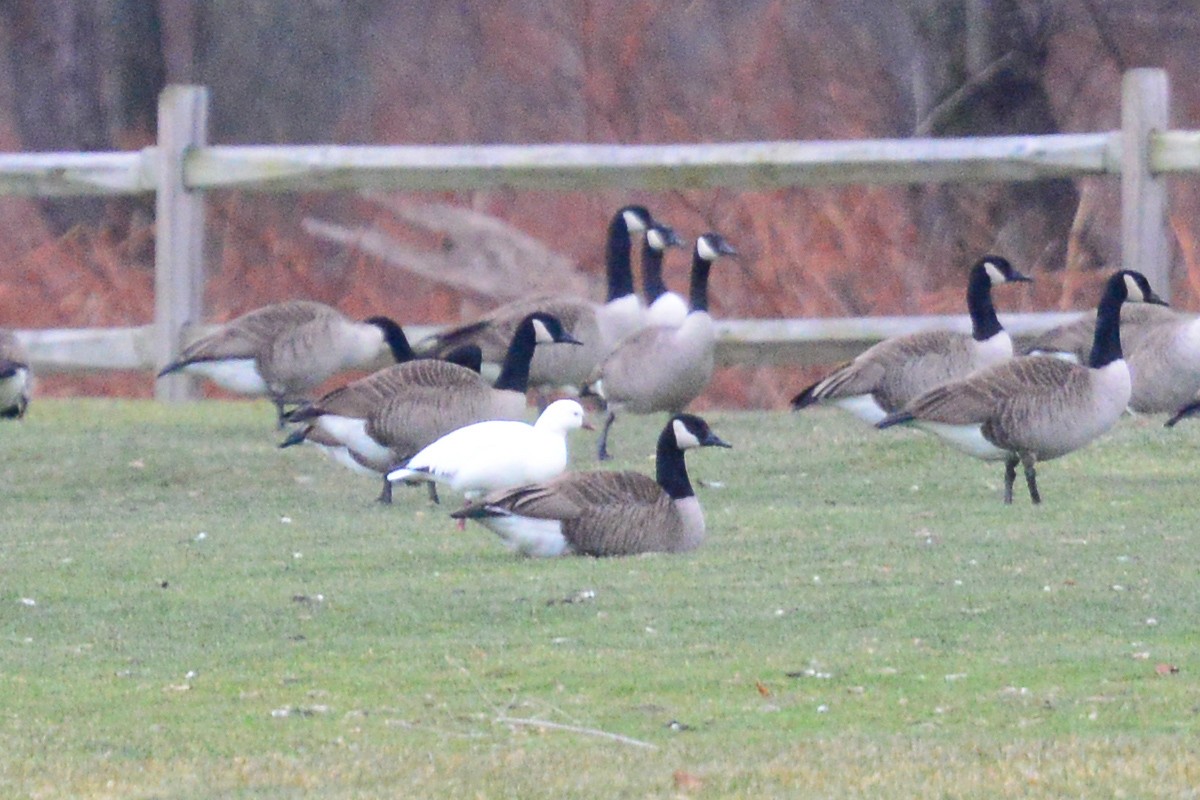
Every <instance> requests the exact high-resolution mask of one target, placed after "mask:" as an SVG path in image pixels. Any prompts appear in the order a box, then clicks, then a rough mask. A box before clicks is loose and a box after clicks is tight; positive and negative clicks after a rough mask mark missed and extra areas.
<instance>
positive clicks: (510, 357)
mask: <svg viewBox="0 0 1200 800" xmlns="http://www.w3.org/2000/svg"><path fill="white" fill-rule="evenodd" d="M535 347H537V333H536V332H535V331H534V329H533V322H531V321H530V320H525V321H524V322H522V323H521V324H520V325H518V326H517V330H516V332H515V333H514V334H513V338H512V342H510V343H509V345H508V350H507V352H505V354H504V363H503V364H502V365H501V366H500V377H498V378H496V388H497V389H510V390H512V391H514V392H525V391H526V390H528V389H529V362H531V361H533V349H534V348H535Z"/></svg>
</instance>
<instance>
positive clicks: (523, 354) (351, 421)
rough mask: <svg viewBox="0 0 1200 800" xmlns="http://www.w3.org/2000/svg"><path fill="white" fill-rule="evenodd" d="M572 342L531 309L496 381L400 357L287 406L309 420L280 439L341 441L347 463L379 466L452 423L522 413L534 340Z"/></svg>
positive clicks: (388, 493) (393, 462) (296, 417)
mask: <svg viewBox="0 0 1200 800" xmlns="http://www.w3.org/2000/svg"><path fill="white" fill-rule="evenodd" d="M571 342H575V339H574V338H573V337H572V336H571V335H570V334H569V333H567V331H566V330H564V329H563V326H562V323H561V322H560V321H559V320H558V318H557V317H554V316H552V315H550V314H546V313H544V312H535V313H533V314H530V315H528V316H527V317H526V318H525V319H524V320H523V321H522V322H521V324H520V325H518V326H517V329H516V331H515V332H514V333H513V337H512V341H511V342H510V343H509V347H508V353H507V355H506V356H505V358H504V365H503V366H502V368H501V370H500V377H499V378H497V379H496V383H495V385H494V386H492V385H489V384H488V382H487V381H486V380H484V378H483V377H481V376H480V375H479V374H478V373H477V372H472V371H471V370H470V369H467V368H465V367H462V366H458V365H456V364H450V363H447V362H444V361H435V360H431V359H418V360H415V361H409V362H407V363H404V364H397V365H395V366H391V367H387V368H385V369H382V370H379V371H378V372H375V373H373V374H371V375H368V376H366V377H364V378H360V379H359V380H356V381H353V382H352V383H349V384H347V385H346V386H343V387H342V388H340V389H336V390H334V391H332V392H330V393H329V394H327V395H326V396H325V397H323V398H321V399H320V400H318V401H317V402H316V403H313V404H312V405H310V406H307V407H304V408H301V409H300V410H298V411H296V412H294V413H293V414H291V416H290V419H291V421H293V422H301V423H307V425H306V426H305V427H304V428H302V429H301V430H299V431H297V432H296V433H294V434H292V435H291V436H289V437H288V439H287V440H286V441H285V442H284V443H283V445H282V446H288V445H293V444H299V443H300V442H302V441H312V442H313V443H314V444H317V445H319V446H322V447H325V448H337V447H344V448H346V451H347V452H346V453H345V454H344V455H343V454H341V453H336V452H334V453H331V455H333V456H334V457H335V459H336V460H339V461H340V462H341V463H343V464H346V465H347V466H349V464H347V460H350V461H353V462H354V463H355V464H357V465H358V466H359V467H361V468H362V469H364V470H367V471H369V472H374V473H376V474H384V473H386V472H388V471H389V470H391V469H393V468H395V467H396V466H397V465H399V464H403V463H404V462H406V461H407V460H408V459H410V458H412V457H413V456H414V455H415V454H416V453H417V451H419V450H420V449H421V448H423V447H425V446H426V445H428V444H430V443H431V442H433V441H434V440H436V439H437V438H438V437H440V436H443V435H445V434H447V433H449V432H450V431H452V430H454V429H456V428H461V427H463V426H464V425H470V424H471V423H473V422H481V421H483V420H488V419H520V418H521V417H522V416H523V415H524V413H525V393H526V391H527V389H528V387H529V363H530V361H531V360H532V358H533V354H534V350H535V347H536V346H538V345H539V344H548V343H571ZM335 443H336V444H335ZM391 487H392V485H391V483H390V482H388V481H386V480H385V481H384V486H383V491H382V493H381V494H380V497H379V500H380V502H383V503H390V502H391V499H392V488H391Z"/></svg>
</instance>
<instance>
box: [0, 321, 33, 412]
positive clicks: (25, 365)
mask: <svg viewBox="0 0 1200 800" xmlns="http://www.w3.org/2000/svg"><path fill="white" fill-rule="evenodd" d="M32 388H33V377H32V375H31V374H30V372H29V356H28V355H26V354H25V348H23V347H22V346H21V343H20V342H18V341H17V335H16V334H15V333H13V332H12V331H9V330H3V329H0V417H2V418H6V419H20V418H21V417H23V416H25V409H26V408H28V407H29V395H30V392H31V391H32Z"/></svg>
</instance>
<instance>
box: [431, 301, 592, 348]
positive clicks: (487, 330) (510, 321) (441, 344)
mask: <svg viewBox="0 0 1200 800" xmlns="http://www.w3.org/2000/svg"><path fill="white" fill-rule="evenodd" d="M535 311H545V312H547V313H550V314H553V315H554V316H556V317H558V319H559V321H561V322H562V324H563V327H564V328H566V329H567V330H568V331H572V332H574V331H575V329H576V328H577V327H578V326H579V322H580V320H581V319H583V318H584V317H586V316H587V315H591V316H592V317H594V316H595V313H596V311H595V304H594V303H592V302H591V301H589V300H584V299H581V298H573V297H560V296H552V295H544V296H541V297H534V298H529V299H522V300H514V301H513V302H511V303H505V304H504V305H502V306H499V307H498V308H495V309H493V310H492V311H490V312H488V313H487V314H484V315H483V316H481V317H479V318H478V319H476V320H474V321H472V322H468V323H466V324H464V325H459V326H457V327H454V328H451V329H450V330H446V331H442V332H441V333H435V334H433V335H432V336H427V337H426V338H424V339H422V340H421V341H420V342H418V343H417V345H416V347H415V348H414V349H415V350H416V351H417V352H418V353H420V354H422V355H427V356H433V357H435V358H443V357H445V355H446V354H447V353H449V352H450V351H451V350H453V349H454V348H456V347H461V346H462V345H466V344H474V345H478V346H479V348H480V349H481V350H482V351H483V360H484V361H490V362H493V363H496V362H500V361H503V360H504V355H505V353H506V352H507V351H508V345H509V344H510V343H511V342H512V338H513V334H515V333H516V331H517V326H518V325H520V324H521V321H522V320H524V319H525V317H527V316H529V315H530V314H532V313H533V312H535Z"/></svg>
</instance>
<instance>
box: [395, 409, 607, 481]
mask: <svg viewBox="0 0 1200 800" xmlns="http://www.w3.org/2000/svg"><path fill="white" fill-rule="evenodd" d="M576 428H587V429H589V430H590V429H591V426H590V425H588V424H587V422H586V421H585V420H584V416H583V406H581V405H580V404H579V403H578V402H577V401H575V400H556V401H554V402H553V403H551V404H550V405H548V406H546V410H545V411H543V412H542V414H541V416H539V417H538V418H537V422H535V423H534V424H532V425H530V424H529V423H527V422H517V421H514V420H488V421H487V422H476V423H475V424H473V425H467V426H466V427H463V428H458V429H457V430H454V431H451V432H450V433H447V434H446V435H445V436H443V437H441V438H440V439H438V440H437V441H435V442H433V444H430V445H429V446H428V447H426V448H424V449H423V450H421V451H420V452H418V453H417V454H416V455H415V456H413V457H412V458H411V459H409V461H408V463H407V464H405V465H404V466H403V467H401V468H400V469H396V470H392V471H391V472H389V473H388V476H387V479H388V480H389V481H391V482H393V483H395V482H396V481H428V482H434V483H443V484H446V485H447V486H449V488H450V489H452V490H454V491H455V492H460V493H462V494H464V495H466V496H467V498H469V499H473V498H476V497H479V496H480V495H482V494H484V493H486V492H490V491H493V490H495V489H504V488H507V487H509V486H517V485H520V484H523V483H537V482H540V481H547V480H550V479H551V478H553V477H555V476H557V475H560V474H561V473H562V471H563V470H565V469H566V468H567V432H568V431H571V430H574V429H576Z"/></svg>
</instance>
